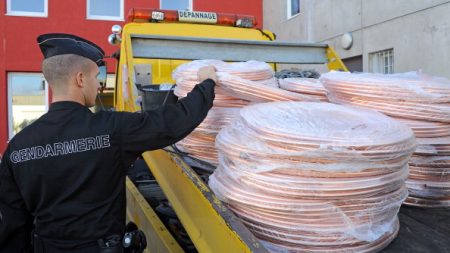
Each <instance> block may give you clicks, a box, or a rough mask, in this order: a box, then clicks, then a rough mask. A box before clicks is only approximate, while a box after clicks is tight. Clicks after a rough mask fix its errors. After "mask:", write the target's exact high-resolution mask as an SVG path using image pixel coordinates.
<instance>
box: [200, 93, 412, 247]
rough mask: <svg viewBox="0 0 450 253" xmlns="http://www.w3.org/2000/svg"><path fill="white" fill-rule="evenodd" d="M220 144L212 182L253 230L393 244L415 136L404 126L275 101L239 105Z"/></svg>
mask: <svg viewBox="0 0 450 253" xmlns="http://www.w3.org/2000/svg"><path fill="white" fill-rule="evenodd" d="M359 114H363V115H364V116H361V115H359ZM368 115H370V116H368ZM340 118H344V119H348V120H346V121H343V122H341V121H339V119H340ZM281 119H283V120H281ZM333 122H335V123H337V122H340V123H342V124H340V123H338V124H333ZM329 126H332V127H329ZM372 129H376V131H372ZM369 136H370V138H369ZM216 146H217V147H218V150H219V166H218V168H217V169H216V170H215V172H214V173H213V175H211V176H210V180H209V185H210V187H211V189H212V190H213V191H214V193H215V194H216V195H217V196H218V197H219V198H220V199H222V200H223V201H225V202H226V203H228V204H229V206H230V208H231V209H232V210H233V211H235V213H236V214H237V215H238V216H240V217H241V218H242V219H243V221H244V223H245V224H246V225H247V226H248V227H249V228H250V230H252V231H253V232H254V233H255V235H256V236H258V237H259V238H261V239H265V240H270V241H272V242H275V243H277V244H279V245H283V246H282V248H284V247H285V246H287V245H290V246H292V245H295V247H297V249H298V250H305V249H315V250H316V251H318V250H319V248H320V249H321V250H324V251H327V250H332V249H333V248H339V249H345V248H346V246H349V247H350V246H354V245H360V246H361V247H362V248H364V247H367V248H370V249H372V250H373V249H378V248H377V247H379V245H383V246H385V244H386V243H387V242H386V241H379V240H380V238H383V239H384V240H387V239H386V238H390V239H389V240H392V238H393V237H392V238H391V236H392V230H394V226H395V225H394V224H393V223H392V224H391V222H394V223H395V222H396V219H397V218H396V215H397V212H398V210H399V208H400V205H401V203H402V202H403V201H404V200H405V199H406V197H407V189H406V187H405V186H404V181H405V179H406V178H407V176H408V168H407V162H408V160H409V158H410V156H411V153H412V152H413V151H414V149H415V147H416V142H415V138H414V136H413V133H412V131H411V130H410V129H409V128H408V127H406V126H404V125H402V124H399V123H397V122H396V121H394V120H392V119H389V118H388V117H386V116H384V115H381V114H379V113H374V112H370V111H367V110H359V109H356V108H351V107H342V106H338V105H332V104H326V103H322V104H318V103H295V102H278V103H267V104H259V105H253V106H249V107H246V108H243V109H241V111H240V113H239V118H238V119H237V120H236V121H235V122H234V123H232V124H231V125H229V126H228V127H226V128H224V129H222V130H221V131H220V133H219V135H218V136H217V137H216ZM371 226H380V227H383V229H382V230H381V232H380V233H374V231H372V230H370V227H371ZM356 231H358V232H356ZM362 231H364V232H362ZM365 233H367V234H365ZM365 240H368V241H371V242H372V243H369V242H366V241H365ZM374 241H376V242H377V243H376V244H373V242H374ZM368 245H370V246H368ZM374 245H377V246H374Z"/></svg>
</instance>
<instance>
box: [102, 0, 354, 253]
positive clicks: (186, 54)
mask: <svg viewBox="0 0 450 253" xmlns="http://www.w3.org/2000/svg"><path fill="white" fill-rule="evenodd" d="M128 19H129V23H127V24H126V25H125V26H124V28H123V30H122V29H121V28H120V27H117V26H115V27H113V34H111V35H110V37H109V41H110V43H112V44H117V45H118V44H120V53H119V54H118V55H117V58H118V63H117V73H116V84H115V89H114V98H113V103H114V108H115V110H116V111H130V112H137V111H140V110H141V106H140V105H141V103H139V95H140V91H139V87H142V86H145V85H161V84H175V81H174V80H173V79H172V77H171V73H172V71H173V70H174V69H175V68H176V67H177V66H179V65H180V64H182V63H185V62H187V61H191V60H196V59H218V60H223V61H233V62H234V61H248V60H257V61H264V62H268V63H270V64H271V65H272V66H273V68H274V69H275V70H276V69H277V65H278V64H280V63H282V64H325V65H327V67H328V69H329V70H333V69H334V70H345V71H346V70H347V69H346V67H345V66H344V64H343V63H342V61H341V60H340V59H339V58H338V57H337V55H336V53H335V52H334V50H333V49H332V48H331V47H329V46H328V45H326V44H312V43H287V42H277V41H275V35H274V34H273V33H272V32H270V31H267V30H261V29H256V28H253V26H254V18H253V17H250V16H243V15H234V14H220V13H211V12H189V11H167V10H157V9H132V10H131V11H130V13H129V15H128ZM142 157H143V159H144V161H145V163H146V165H147V166H148V168H149V169H150V171H151V174H152V175H153V176H154V178H155V179H156V181H157V183H158V184H159V186H160V187H161V189H162V191H163V192H164V194H165V196H166V198H167V199H168V201H169V202H170V205H171V207H172V208H173V209H174V210H175V213H176V215H177V216H178V218H179V220H180V221H181V223H182V225H183V226H184V229H185V230H186V232H187V234H188V235H189V238H190V240H191V241H192V243H193V245H195V250H196V251H198V252H217V253H220V252H224V253H225V252H226V253H230V252H233V253H236V252H267V250H266V249H265V248H264V247H263V246H262V245H261V244H260V243H259V241H258V239H257V238H255V237H254V236H253V234H252V233H251V232H250V231H249V230H247V229H246V228H245V226H244V225H243V224H242V223H241V222H240V220H239V219H238V218H237V217H236V216H235V215H234V214H233V213H232V212H231V211H230V210H229V209H228V208H227V207H226V206H225V205H224V204H222V203H221V201H220V200H219V199H218V198H217V197H216V196H215V195H214V193H213V192H212V191H211V190H210V188H209V187H208V185H207V184H206V183H205V182H204V181H203V180H202V179H201V177H200V176H199V175H198V174H197V173H196V172H195V171H194V170H193V168H192V167H191V166H190V165H188V164H187V163H186V161H185V160H184V159H183V158H182V157H181V156H179V155H177V154H175V153H174V152H170V150H167V149H166V150H156V151H148V152H145V153H144V154H143V155H142ZM126 184H127V217H128V219H130V220H133V221H134V222H135V223H136V224H137V225H138V226H139V227H140V228H141V229H142V230H143V231H144V233H145V234H146V237H147V242H148V246H147V249H146V252H184V250H185V249H183V248H182V247H181V246H180V243H179V242H178V241H177V240H176V239H175V238H174V237H173V235H172V234H171V233H170V231H169V229H168V227H167V224H164V223H163V221H162V220H161V219H160V217H158V215H157V213H156V212H155V210H154V209H153V208H152V207H151V206H150V205H149V203H148V202H147V201H146V199H145V198H144V197H143V195H142V194H141V193H140V192H139V190H138V188H137V187H136V185H135V184H134V183H133V182H132V181H131V180H130V179H129V178H127V182H126ZM169 226H170V225H169Z"/></svg>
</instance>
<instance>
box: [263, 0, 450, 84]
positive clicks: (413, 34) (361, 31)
mask: <svg viewBox="0 0 450 253" xmlns="http://www.w3.org/2000/svg"><path fill="white" fill-rule="evenodd" d="M286 2H287V1H285V0H263V3H264V5H263V6H264V24H263V26H264V28H265V29H269V30H271V31H273V32H274V33H275V34H277V38H278V40H286V41H296V42H300V41H310V42H320V43H328V44H330V45H331V46H333V47H334V49H336V51H337V53H338V54H339V56H340V57H341V58H348V57H353V56H358V55H362V56H363V70H364V71H369V54H370V53H372V52H376V51H380V50H385V49H390V48H393V50H394V71H395V72H406V71H414V70H422V71H423V72H425V73H428V74H431V75H437V76H446V77H449V78H450V1H448V0H339V1H337V0H301V4H300V6H301V7H300V14H299V15H298V16H295V17H293V18H292V19H289V20H286V12H287V10H286V8H287V7H286ZM346 32H351V33H352V36H353V46H352V48H351V49H349V50H345V49H343V48H342V47H341V36H342V34H344V33H346Z"/></svg>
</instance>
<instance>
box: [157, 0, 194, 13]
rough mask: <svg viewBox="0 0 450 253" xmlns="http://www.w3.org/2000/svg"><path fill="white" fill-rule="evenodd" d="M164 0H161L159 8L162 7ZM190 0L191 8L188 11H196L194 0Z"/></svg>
mask: <svg viewBox="0 0 450 253" xmlns="http://www.w3.org/2000/svg"><path fill="white" fill-rule="evenodd" d="M163 1H164V0H159V8H160V9H162V2H163ZM188 1H189V10H188V11H194V3H193V2H194V1H193V0H188Z"/></svg>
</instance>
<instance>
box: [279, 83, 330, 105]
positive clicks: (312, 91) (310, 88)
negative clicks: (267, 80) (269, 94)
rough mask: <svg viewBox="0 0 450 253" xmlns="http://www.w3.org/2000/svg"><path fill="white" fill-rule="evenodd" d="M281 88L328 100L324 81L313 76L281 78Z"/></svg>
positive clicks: (324, 100)
mask: <svg viewBox="0 0 450 253" xmlns="http://www.w3.org/2000/svg"><path fill="white" fill-rule="evenodd" d="M279 85H280V88H281V89H283V90H287V91H292V92H296V93H300V94H304V95H308V96H310V97H313V98H315V99H317V100H319V101H322V102H328V98H327V90H326V89H325V87H323V85H322V83H321V82H320V81H319V80H317V79H313V78H285V79H280V80H279Z"/></svg>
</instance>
